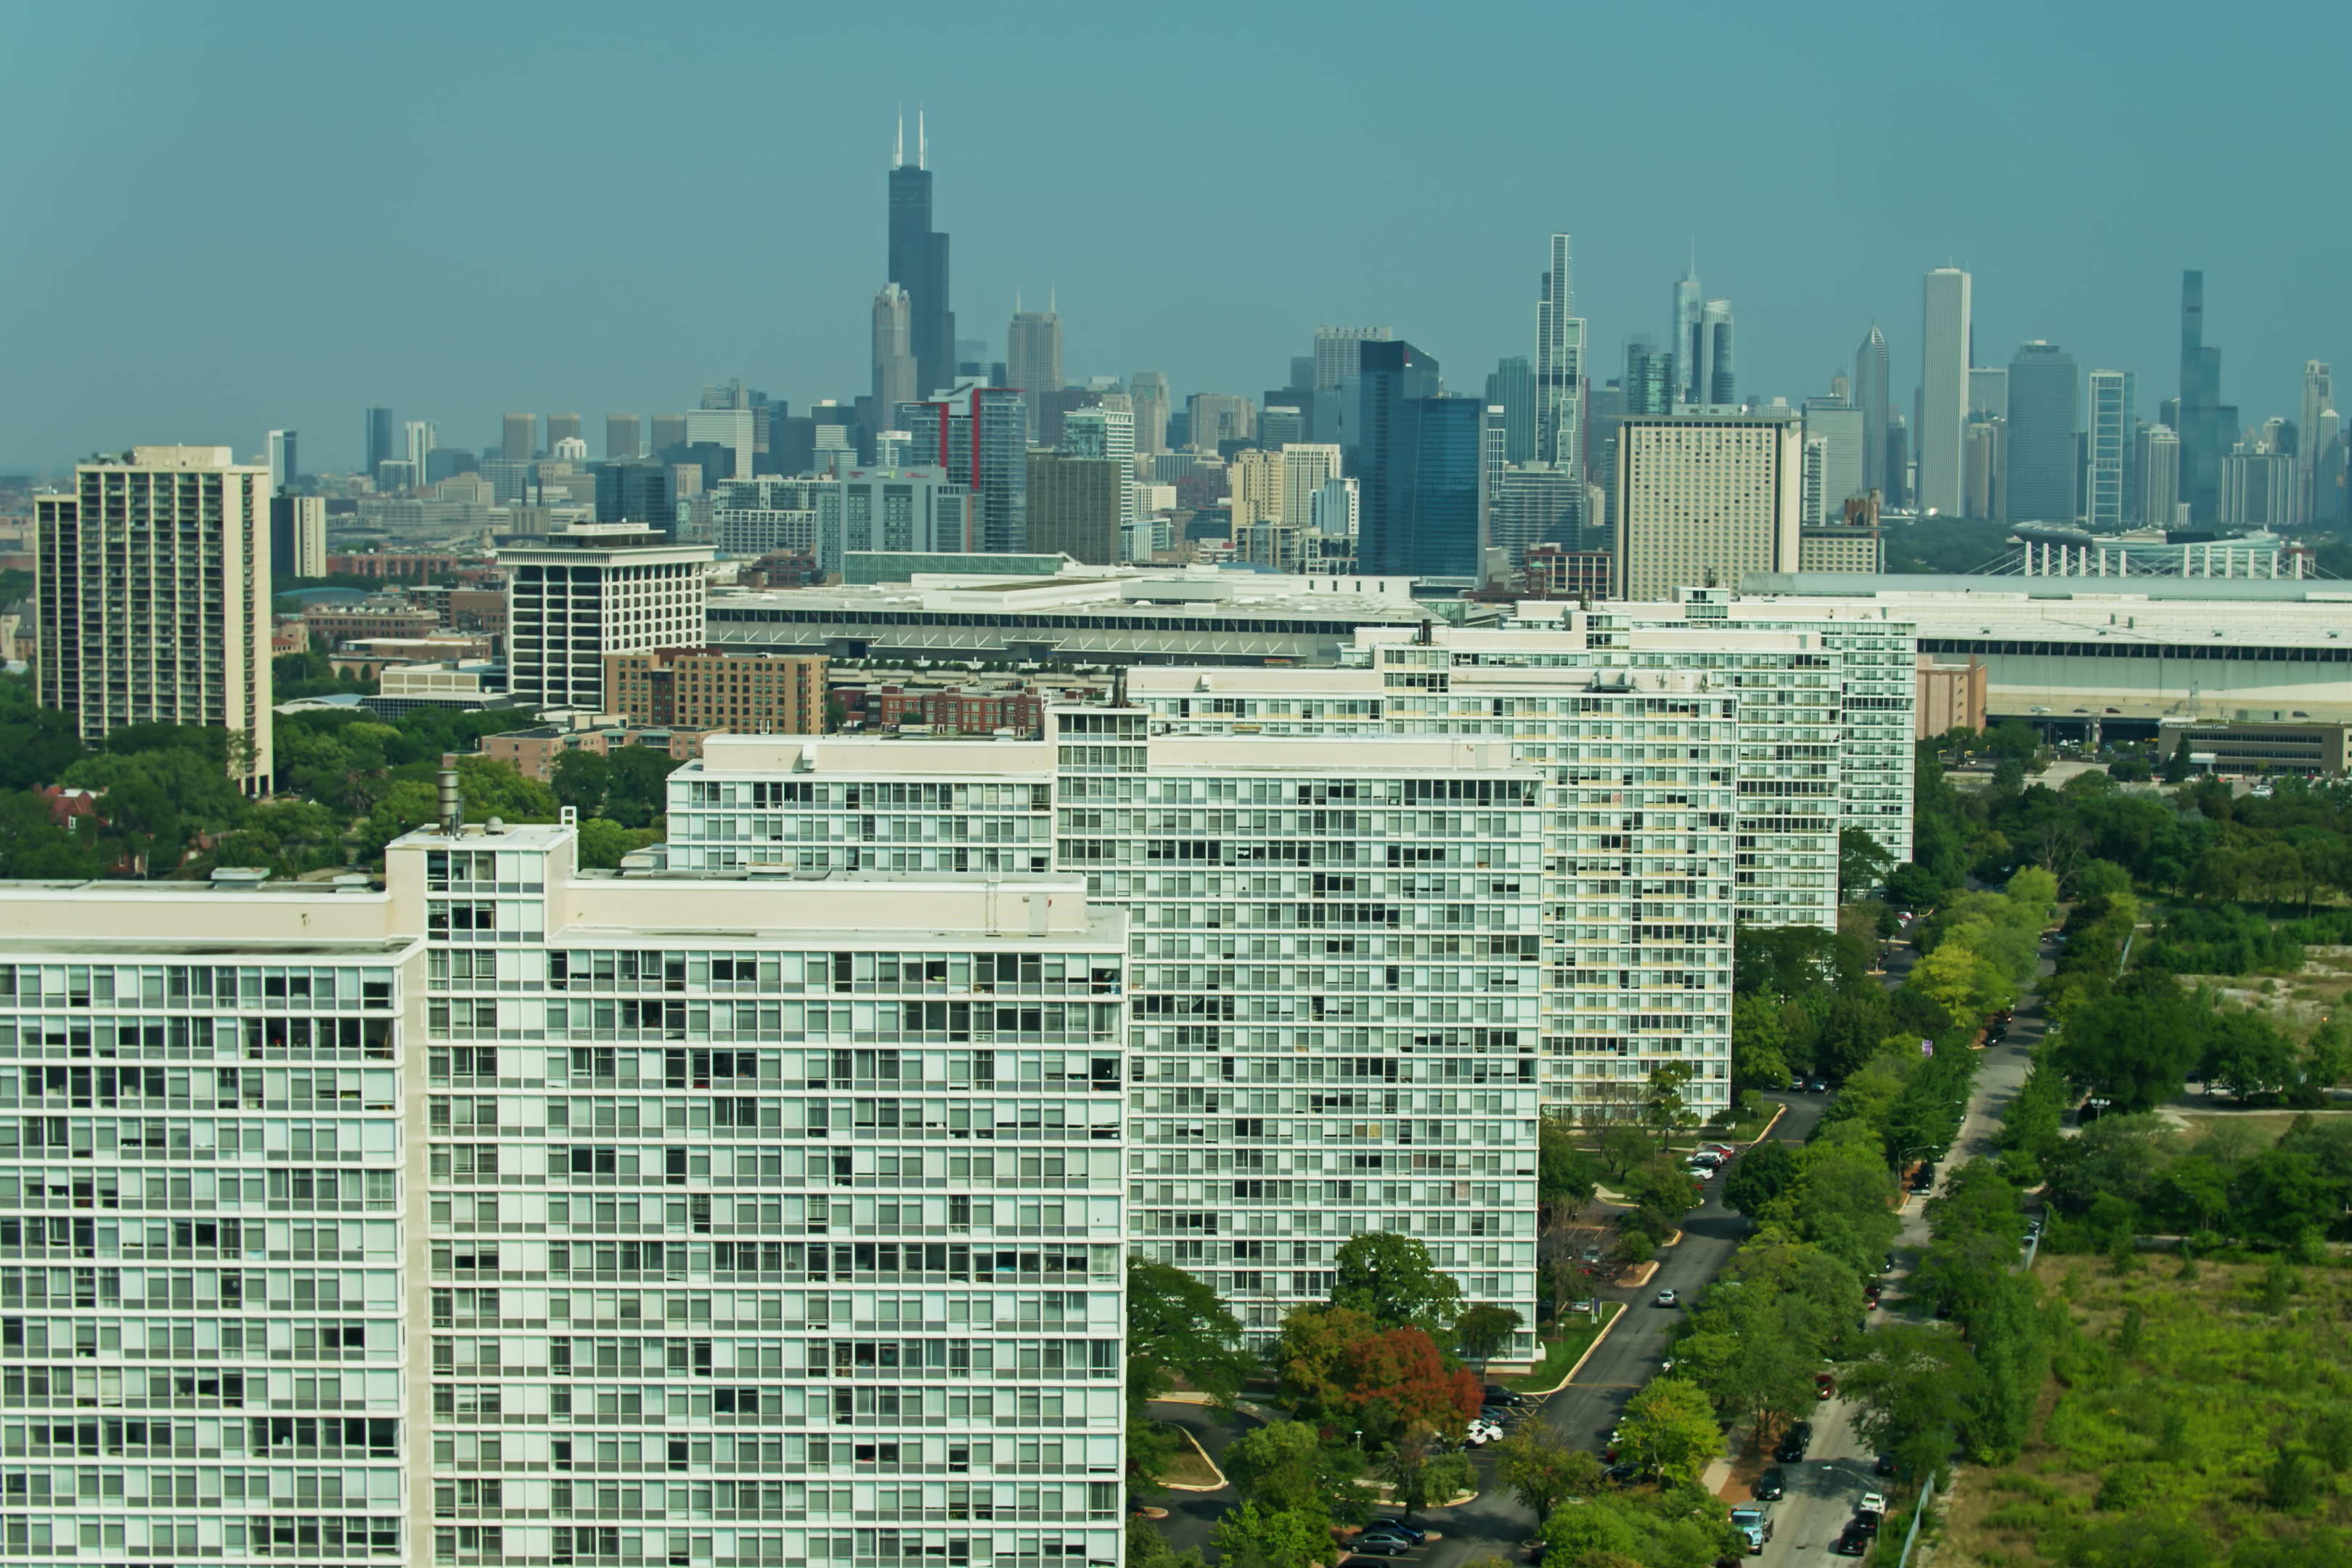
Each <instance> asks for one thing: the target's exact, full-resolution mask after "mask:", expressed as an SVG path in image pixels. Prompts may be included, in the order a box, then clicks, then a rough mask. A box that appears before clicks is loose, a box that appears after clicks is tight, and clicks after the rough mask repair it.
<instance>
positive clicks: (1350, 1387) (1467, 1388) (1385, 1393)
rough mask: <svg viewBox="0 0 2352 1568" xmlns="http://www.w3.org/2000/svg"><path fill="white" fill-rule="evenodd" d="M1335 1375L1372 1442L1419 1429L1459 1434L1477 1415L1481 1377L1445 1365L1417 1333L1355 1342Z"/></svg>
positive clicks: (1388, 1333)
mask: <svg viewBox="0 0 2352 1568" xmlns="http://www.w3.org/2000/svg"><path fill="white" fill-rule="evenodd" d="M1336 1371H1337V1376H1336V1377H1335V1379H1334V1381H1335V1382H1336V1383H1338V1384H1339V1386H1340V1388H1341V1389H1342V1390H1343V1391H1344V1393H1343V1394H1342V1396H1341V1403H1342V1404H1343V1405H1345V1407H1346V1409H1347V1411H1348V1413H1349V1416H1350V1418H1351V1419H1352V1420H1354V1421H1355V1423H1356V1424H1357V1425H1358V1426H1360V1427H1362V1429H1363V1432H1364V1436H1365V1438H1366V1440H1367V1441H1368V1442H1372V1443H1378V1442H1383V1441H1386V1440H1388V1439H1390V1438H1392V1437H1393V1436H1396V1435H1397V1434H1399V1433H1402V1432H1408V1431H1410V1430H1412V1428H1413V1427H1415V1426H1428V1427H1431V1428H1433V1429H1434V1430H1436V1431H1438V1432H1441V1433H1444V1434H1445V1435H1446V1436H1461V1434H1462V1430H1463V1427H1464V1426H1465V1425H1466V1424H1467V1423H1468V1422H1469V1420H1470V1418H1471V1417H1472V1416H1474V1415H1477V1414H1478V1402H1479V1389H1478V1379H1477V1377H1476V1376H1475V1374H1473V1373H1471V1372H1470V1370H1469V1369H1468V1368H1466V1367H1463V1366H1454V1367H1452V1368H1449V1367H1447V1365H1446V1364H1445V1357H1444V1355H1443V1354H1441V1353H1440V1352H1439V1351H1438V1348H1437V1342H1436V1341H1434V1340H1433V1339H1431V1338H1430V1337H1429V1336H1428V1335H1427V1334H1425V1333H1423V1332H1422V1331H1421V1330H1419V1329H1390V1330H1387V1331H1383V1332H1381V1333H1377V1334H1370V1335H1367V1336H1365V1337H1363V1338H1361V1339H1359V1340H1357V1341H1355V1342H1352V1343H1350V1344H1349V1345H1348V1346H1347V1348H1346V1349H1345V1350H1344V1351H1343V1352H1341V1353H1340V1356H1339V1366H1338V1368H1337V1369H1336Z"/></svg>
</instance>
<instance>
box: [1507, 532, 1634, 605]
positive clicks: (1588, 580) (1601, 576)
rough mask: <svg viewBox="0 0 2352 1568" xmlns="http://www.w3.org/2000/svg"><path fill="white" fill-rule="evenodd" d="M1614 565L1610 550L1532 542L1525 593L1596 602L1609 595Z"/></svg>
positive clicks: (1544, 597) (1614, 558) (1548, 597)
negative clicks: (1573, 547)
mask: <svg viewBox="0 0 2352 1568" xmlns="http://www.w3.org/2000/svg"><path fill="white" fill-rule="evenodd" d="M1615 567H1616V556H1615V554H1614V552H1611V551H1607V550H1570V549H1567V548H1564V547H1563V546H1561V545H1558V544H1531V545H1529V546H1528V556H1527V567H1526V577H1527V596H1528V598H1530V599H1581V600H1589V601H1591V602H1594V603H1598V602H1600V601H1601V600H1604V599H1607V598H1609V597H1611V595H1610V584H1612V582H1613V581H1614V580H1615V579H1614V576H1613V573H1614V571H1615Z"/></svg>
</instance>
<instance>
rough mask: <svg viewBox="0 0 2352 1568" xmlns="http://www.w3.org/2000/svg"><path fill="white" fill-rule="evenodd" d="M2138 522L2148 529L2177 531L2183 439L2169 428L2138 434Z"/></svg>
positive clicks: (2162, 426) (2151, 428)
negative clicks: (2181, 445)
mask: <svg viewBox="0 0 2352 1568" xmlns="http://www.w3.org/2000/svg"><path fill="white" fill-rule="evenodd" d="M2137 445H2138V448H2139V518H2138V521H2139V522H2140V523H2141V524H2142V525H2143V526H2144V527H2147V528H2177V527H2179V526H2181V524H2180V522H2179V510H2180V505H2181V502H2180V437H2179V436H2177V435H2175V434H2174V433H2173V431H2172V427H2171V426H2168V425H2151V426H2147V428H2146V429H2144V430H2142V431H2140V432H2139V437H2138V441H2137Z"/></svg>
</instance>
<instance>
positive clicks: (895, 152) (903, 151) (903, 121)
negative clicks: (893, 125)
mask: <svg viewBox="0 0 2352 1568" xmlns="http://www.w3.org/2000/svg"><path fill="white" fill-rule="evenodd" d="M906 162H907V106H906V105H905V104H903V103H902V104H900V105H899V106H898V139H897V140H896V141H894V142H891V143H890V166H891V167H892V168H894V169H897V168H900V167H903V166H904V165H905V163H906Z"/></svg>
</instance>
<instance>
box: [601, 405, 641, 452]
mask: <svg viewBox="0 0 2352 1568" xmlns="http://www.w3.org/2000/svg"><path fill="white" fill-rule="evenodd" d="M641 450H643V448H642V447H640V445H639V442H638V425H637V416H635V415H634V414H607V415H605V416H604V460H605V461H606V462H608V463H634V462H635V461H636V460H637V455H638V453H639V452H640V451H641Z"/></svg>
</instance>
